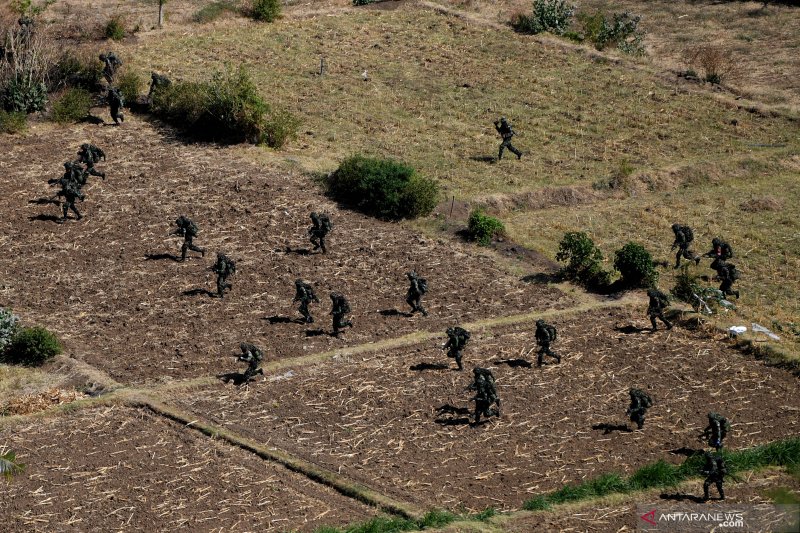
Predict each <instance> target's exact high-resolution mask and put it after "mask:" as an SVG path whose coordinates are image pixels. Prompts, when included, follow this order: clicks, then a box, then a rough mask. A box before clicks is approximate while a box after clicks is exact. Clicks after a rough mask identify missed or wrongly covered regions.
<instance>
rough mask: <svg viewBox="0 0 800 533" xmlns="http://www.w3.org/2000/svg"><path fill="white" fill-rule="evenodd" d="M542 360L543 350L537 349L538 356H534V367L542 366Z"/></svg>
mask: <svg viewBox="0 0 800 533" xmlns="http://www.w3.org/2000/svg"><path fill="white" fill-rule="evenodd" d="M542 359H544V348H540V349H539V355H538V356H536V366H542Z"/></svg>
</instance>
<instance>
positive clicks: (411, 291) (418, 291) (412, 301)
mask: <svg viewBox="0 0 800 533" xmlns="http://www.w3.org/2000/svg"><path fill="white" fill-rule="evenodd" d="M406 277H408V282H409V283H410V285H409V287H408V293H407V294H406V302H407V303H408V305H410V306H411V314H412V315H413V314H414V313H416V312H417V311H419V312H421V313H422V316H428V312H427V311H426V310H425V309H424V308H423V307H422V296H423V295H424V294H425V293H426V292H428V282H427V280H425V278H421V277H419V275H418V274H417V273H416V272H415V271H413V270H412V271H411V272H406Z"/></svg>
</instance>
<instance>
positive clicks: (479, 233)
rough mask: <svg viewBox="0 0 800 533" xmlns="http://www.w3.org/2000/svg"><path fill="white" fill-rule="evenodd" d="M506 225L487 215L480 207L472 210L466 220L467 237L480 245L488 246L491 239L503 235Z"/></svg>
mask: <svg viewBox="0 0 800 533" xmlns="http://www.w3.org/2000/svg"><path fill="white" fill-rule="evenodd" d="M505 232H506V227H505V226H504V225H503V223H502V222H501V221H500V219H498V218H495V217H493V216H490V215H487V214H486V211H485V210H484V209H483V208H482V207H478V208H475V209H473V210H472V213H470V215H469V220H468V221H467V233H468V234H469V238H470V239H472V240H473V241H477V242H478V244H480V245H481V246H488V245H489V244H490V243H491V242H492V240H493V239H496V238H497V237H502V236H503V235H505Z"/></svg>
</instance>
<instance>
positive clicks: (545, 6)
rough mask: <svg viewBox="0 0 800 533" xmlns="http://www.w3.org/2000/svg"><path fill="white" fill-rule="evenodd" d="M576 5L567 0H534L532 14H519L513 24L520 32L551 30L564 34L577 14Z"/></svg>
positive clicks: (556, 33) (534, 32)
mask: <svg viewBox="0 0 800 533" xmlns="http://www.w3.org/2000/svg"><path fill="white" fill-rule="evenodd" d="M575 9H576V8H575V6H574V5H573V4H568V3H567V2H566V1H565V0H534V2H533V12H532V13H531V14H530V15H519V16H517V17H516V19H514V20H512V21H511V25H512V26H513V27H514V29H515V30H517V31H518V32H520V33H533V34H537V33H542V32H545V31H549V32H550V33H553V34H555V35H563V34H564V32H565V31H567V27H568V26H569V24H570V21H571V20H572V16H573V15H574V14H575Z"/></svg>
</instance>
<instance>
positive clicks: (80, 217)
mask: <svg viewBox="0 0 800 533" xmlns="http://www.w3.org/2000/svg"><path fill="white" fill-rule="evenodd" d="M69 208H70V209H72V212H73V213H75V217H76V218H77V219H78V220H80V219H82V218H83V216H82V215H81V214H80V213H79V212H78V208H77V207H75V202H71V203H70V204H69Z"/></svg>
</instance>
